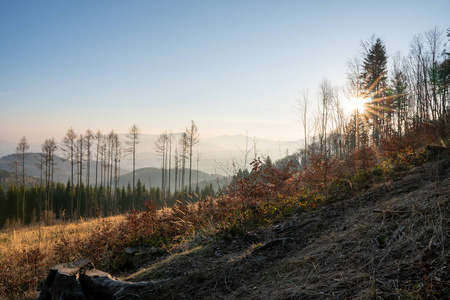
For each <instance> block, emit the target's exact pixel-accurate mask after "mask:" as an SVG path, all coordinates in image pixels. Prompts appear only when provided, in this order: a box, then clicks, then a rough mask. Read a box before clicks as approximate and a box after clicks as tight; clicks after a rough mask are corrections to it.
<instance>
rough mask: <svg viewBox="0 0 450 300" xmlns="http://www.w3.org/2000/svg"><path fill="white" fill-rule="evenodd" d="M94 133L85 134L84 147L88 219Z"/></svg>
mask: <svg viewBox="0 0 450 300" xmlns="http://www.w3.org/2000/svg"><path fill="white" fill-rule="evenodd" d="M93 140H94V133H93V132H92V130H90V129H88V130H86V132H85V133H84V146H85V148H86V196H85V198H86V199H85V205H84V214H85V216H86V217H87V216H88V213H89V204H90V200H91V199H90V195H91V194H90V192H89V187H90V185H91V184H90V177H91V158H92V150H91V148H92V145H93V144H94V141H93Z"/></svg>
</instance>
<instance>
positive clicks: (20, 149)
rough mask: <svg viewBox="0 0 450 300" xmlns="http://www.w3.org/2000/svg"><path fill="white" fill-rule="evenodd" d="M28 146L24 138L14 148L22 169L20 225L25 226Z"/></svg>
mask: <svg viewBox="0 0 450 300" xmlns="http://www.w3.org/2000/svg"><path fill="white" fill-rule="evenodd" d="M29 150H30V145H29V144H28V141H27V139H26V138H25V137H22V138H21V139H20V141H19V144H18V145H17V147H16V156H17V157H18V158H19V161H20V167H21V169H22V174H21V175H22V223H23V224H25V158H26V157H27V156H28V151H29Z"/></svg>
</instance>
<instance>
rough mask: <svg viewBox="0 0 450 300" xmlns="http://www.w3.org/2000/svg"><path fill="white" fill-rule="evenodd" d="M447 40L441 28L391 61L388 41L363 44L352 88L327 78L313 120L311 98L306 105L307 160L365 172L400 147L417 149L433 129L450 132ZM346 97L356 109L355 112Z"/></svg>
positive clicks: (302, 103)
mask: <svg viewBox="0 0 450 300" xmlns="http://www.w3.org/2000/svg"><path fill="white" fill-rule="evenodd" d="M447 32H448V33H447V36H448V37H449V38H450V29H448V31H447ZM444 41H445V35H444V32H443V31H441V30H439V29H437V28H434V29H433V30H430V31H428V32H426V33H425V34H420V35H416V36H414V38H413V39H412V41H411V43H410V48H409V52H408V53H407V54H403V55H402V54H401V53H396V54H395V55H394V56H393V57H392V58H391V61H390V64H388V59H389V58H388V55H387V52H386V46H385V44H384V42H383V40H382V39H381V38H372V39H370V40H369V41H367V42H362V51H361V52H362V54H361V55H359V56H356V57H354V58H353V59H351V60H349V62H348V66H347V73H346V77H347V83H346V86H345V87H344V88H336V87H333V86H332V84H331V83H330V82H329V81H328V80H326V79H325V80H323V81H322V83H321V84H320V86H319V88H318V102H319V106H318V111H317V113H316V114H314V116H313V118H311V117H310V116H311V114H310V111H311V108H312V107H311V101H310V99H309V96H308V93H307V92H305V93H304V94H303V97H302V98H301V99H299V100H298V106H297V111H298V113H299V116H300V118H301V121H302V127H303V128H302V131H303V133H304V135H305V137H306V139H305V146H304V149H303V150H302V163H303V164H306V163H307V162H309V163H310V164H318V165H322V167H324V168H325V169H326V168H327V167H326V165H327V164H328V163H329V162H330V161H331V160H337V161H341V162H342V161H346V162H348V163H350V164H352V165H353V167H354V168H361V167H362V168H365V167H367V166H368V165H369V164H370V162H371V161H374V160H375V159H376V158H377V157H379V154H380V151H383V149H386V148H389V147H393V144H395V145H397V146H400V144H401V145H403V146H404V147H412V148H413V149H414V147H415V144H416V142H417V141H419V140H421V139H422V138H425V139H426V138H427V136H426V135H427V134H429V132H430V131H429V130H428V129H433V130H434V131H436V130H437V131H439V130H441V131H442V130H445V129H446V127H447V128H448V126H449V125H448V121H449V115H450V113H449V109H450V107H449V106H450V105H449V104H450V100H449V99H450V97H449V86H450V54H449V52H448V51H445V49H444V45H445V43H444ZM389 65H390V68H389V67H388V66H389ZM344 99H350V101H351V103H352V104H353V111H352V112H351V114H350V115H349V114H346V113H345V108H346V106H347V104H346V102H345V101H346V100H344ZM421 134H423V135H424V136H422V137H421V136H420V135H421ZM428 138H429V139H432V137H431V136H428ZM403 146H402V147H403Z"/></svg>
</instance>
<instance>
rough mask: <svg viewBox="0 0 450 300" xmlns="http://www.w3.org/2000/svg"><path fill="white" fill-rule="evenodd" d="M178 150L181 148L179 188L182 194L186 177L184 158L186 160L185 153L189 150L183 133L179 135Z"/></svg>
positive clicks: (185, 134) (186, 136)
mask: <svg viewBox="0 0 450 300" xmlns="http://www.w3.org/2000/svg"><path fill="white" fill-rule="evenodd" d="M178 143H179V145H180V148H181V153H180V159H181V166H180V167H181V181H180V183H181V186H180V191H181V192H184V189H185V175H186V158H187V153H188V148H189V138H188V135H187V133H186V132H183V133H182V135H181V138H180V140H179V141H178Z"/></svg>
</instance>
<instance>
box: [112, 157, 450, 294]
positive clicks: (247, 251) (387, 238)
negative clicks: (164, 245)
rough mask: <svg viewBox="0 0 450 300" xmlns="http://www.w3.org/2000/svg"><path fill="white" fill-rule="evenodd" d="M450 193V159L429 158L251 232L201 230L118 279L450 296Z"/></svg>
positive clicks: (191, 290) (232, 288) (210, 289)
mask: <svg viewBox="0 0 450 300" xmlns="http://www.w3.org/2000/svg"><path fill="white" fill-rule="evenodd" d="M449 195H450V162H449V161H441V162H428V163H426V164H424V165H422V166H420V167H416V168H414V169H412V170H409V171H405V172H402V173H400V174H398V176H396V178H395V179H394V180H391V181H388V182H385V183H383V184H379V185H377V186H374V187H371V188H370V189H368V190H366V191H364V192H361V193H360V194H358V195H357V196H355V197H353V198H351V199H347V200H345V201H342V202H337V203H331V204H327V205H325V206H322V207H320V208H318V209H313V210H310V211H308V212H304V213H301V214H296V215H293V216H291V217H289V218H288V219H285V220H284V221H283V222H282V223H280V224H277V225H275V226H271V227H268V228H262V229H259V230H257V231H255V232H250V233H247V234H246V235H244V236H239V237H237V238H235V237H227V236H223V237H222V239H220V238H219V239H212V238H210V237H208V236H207V235H205V236H202V234H201V232H199V233H198V234H197V238H196V239H195V240H193V241H191V242H189V243H187V244H184V245H183V246H180V247H179V248H178V249H175V250H172V251H171V252H172V253H171V254H169V255H163V256H160V257H156V258H155V256H154V255H142V256H141V257H143V258H141V259H140V260H139V261H138V262H136V263H135V266H136V268H135V269H134V270H133V271H132V273H129V274H127V275H124V274H122V276H121V277H122V279H126V280H129V281H142V280H161V279H167V280H166V281H161V282H160V283H158V284H156V285H152V286H151V287H149V288H146V289H142V290H141V291H140V292H139V297H140V298H146V299H147V298H151V299H367V298H369V299H370V298H371V299H402V298H406V297H413V299H415V298H416V297H417V298H433V299H436V298H437V299H448V298H449V297H450V287H449V285H448V282H450V252H449V250H448V249H450V239H449V232H450V221H449V220H450V218H449V217H450V198H449V197H450V196H449ZM116 275H118V274H116ZM135 296H137V295H135ZM130 297H131V298H133V295H130ZM136 299H137V298H136Z"/></svg>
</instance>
